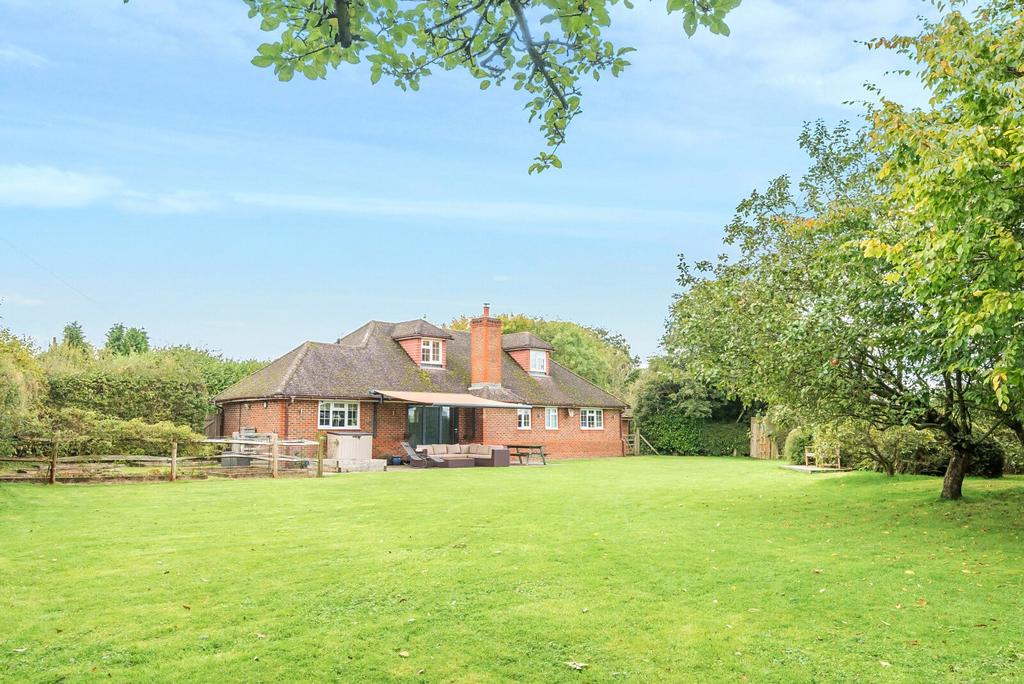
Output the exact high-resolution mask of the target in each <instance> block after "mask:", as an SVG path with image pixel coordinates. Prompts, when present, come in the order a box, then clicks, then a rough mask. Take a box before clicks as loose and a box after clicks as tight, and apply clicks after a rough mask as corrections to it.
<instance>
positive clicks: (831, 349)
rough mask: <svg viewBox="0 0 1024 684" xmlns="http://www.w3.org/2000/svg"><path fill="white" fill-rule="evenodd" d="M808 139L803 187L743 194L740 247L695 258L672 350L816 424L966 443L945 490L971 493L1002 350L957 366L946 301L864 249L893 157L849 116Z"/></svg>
mask: <svg viewBox="0 0 1024 684" xmlns="http://www.w3.org/2000/svg"><path fill="white" fill-rule="evenodd" d="M801 145H802V147H803V148H804V149H805V150H806V151H807V152H808V153H809V154H810V156H811V158H812V165H811V168H810V170H809V171H808V173H807V174H806V175H805V176H804V178H803V179H802V180H801V181H800V183H799V185H798V187H797V188H794V187H793V185H792V183H791V182H790V180H789V179H788V178H787V177H785V176H783V177H779V178H777V179H776V180H775V181H773V182H772V183H771V184H770V185H769V187H768V188H767V189H766V190H765V191H761V192H756V191H755V192H754V193H752V194H751V195H750V197H748V198H747V199H746V200H744V201H743V202H741V203H740V205H739V207H738V209H737V215H736V218H735V219H734V221H733V222H732V223H731V224H730V225H729V226H728V227H727V229H726V235H727V239H726V241H727V242H728V243H730V244H731V245H734V246H735V248H736V250H737V251H738V254H737V255H736V256H735V257H722V258H721V259H720V260H719V261H718V262H717V263H713V264H712V263H699V264H697V265H696V266H695V267H694V266H692V265H690V264H688V263H687V262H685V261H681V263H680V284H681V285H682V286H683V288H684V292H683V294H682V295H681V296H680V297H679V298H678V299H677V301H676V302H675V304H674V305H673V308H672V313H671V316H670V320H669V325H668V329H667V332H666V335H665V340H664V343H665V347H666V350H667V352H668V353H669V355H670V356H672V357H673V358H675V359H677V361H678V363H679V364H680V365H681V366H683V367H686V368H687V369H690V370H692V371H693V372H696V373H698V374H699V377H701V378H702V379H704V380H706V381H708V382H710V383H712V384H714V385H716V386H718V387H720V388H722V389H724V390H726V391H727V392H728V393H729V394H730V395H733V396H738V397H740V398H742V399H744V400H745V401H746V402H747V403H750V402H753V401H763V402H766V403H767V404H768V405H770V406H782V407H786V408H787V409H789V410H790V411H791V412H792V413H793V414H795V415H798V416H800V417H801V418H802V419H804V420H806V421H808V422H810V423H826V422H831V421H837V420H844V419H853V420H857V421H861V422H863V423H866V424H868V425H870V426H873V427H875V428H879V429H885V428H890V427H899V426H909V427H911V428H916V429H919V430H928V431H930V432H931V433H933V434H935V435H936V436H937V437H938V438H940V439H942V440H943V442H944V444H945V445H946V446H947V447H948V449H949V451H950V453H951V454H952V456H951V458H950V460H949V464H948V467H947V471H946V477H945V479H944V481H943V488H942V496H943V497H945V498H950V499H958V498H960V497H961V495H962V483H963V479H964V476H965V475H966V473H967V471H968V466H969V465H970V464H971V462H972V459H974V457H975V455H976V454H977V453H979V452H981V451H984V450H985V448H984V447H985V446H986V445H987V442H986V438H987V437H988V435H987V434H984V433H982V434H978V432H977V431H976V427H977V426H978V424H979V422H980V421H979V419H980V417H981V416H983V415H984V414H985V412H986V411H987V410H989V408H990V407H991V406H992V402H991V392H990V391H989V390H988V389H987V388H986V386H985V384H984V382H983V381H982V378H983V375H984V373H985V372H986V371H987V370H988V369H989V368H991V366H992V365H993V364H994V363H995V359H994V358H993V357H992V356H991V354H989V352H988V350H986V349H985V348H984V347H981V346H974V347H973V353H974V354H975V355H976V367H975V368H974V369H971V370H967V369H960V368H956V367H954V366H953V365H951V362H952V360H953V358H952V357H951V356H950V355H949V354H948V352H947V351H946V348H945V347H944V344H943V342H944V341H943V339H942V334H943V329H942V328H941V327H938V326H936V325H935V319H934V316H933V314H932V312H931V311H929V310H927V309H924V308H922V307H919V306H916V305H915V303H914V302H913V301H912V300H909V299H908V298H907V297H906V296H905V292H904V290H903V288H902V287H901V286H900V285H899V284H897V283H894V282H893V281H892V280H891V279H888V278H886V277H885V276H886V273H887V271H888V268H889V266H888V263H887V262H886V261H884V260H883V259H881V258H879V257H874V256H868V255H865V254H864V252H863V251H862V249H861V244H862V241H863V240H864V238H865V236H867V235H870V234H871V232H872V231H873V230H874V229H875V226H876V224H877V222H878V221H880V220H885V214H884V206H885V197H886V196H887V195H886V192H887V187H886V186H885V185H884V182H882V181H879V180H877V172H878V169H879V168H880V166H879V165H880V164H881V163H884V159H878V158H876V157H873V156H869V155H867V154H865V150H864V148H865V145H864V141H863V137H862V136H861V135H857V134H851V133H850V132H849V131H848V130H847V129H846V128H845V126H841V127H839V129H838V130H835V131H830V130H828V129H827V128H825V127H824V126H822V125H820V124H819V125H818V126H815V127H808V128H807V129H806V130H805V131H804V133H803V135H802V136H801ZM983 442H984V443H985V444H983Z"/></svg>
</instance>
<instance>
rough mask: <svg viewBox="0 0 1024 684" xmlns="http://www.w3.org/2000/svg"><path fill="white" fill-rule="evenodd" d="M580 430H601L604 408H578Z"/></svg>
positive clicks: (602, 427)
mask: <svg viewBox="0 0 1024 684" xmlns="http://www.w3.org/2000/svg"><path fill="white" fill-rule="evenodd" d="M580 429H581V430H603V429H604V409H597V408H584V409H580Z"/></svg>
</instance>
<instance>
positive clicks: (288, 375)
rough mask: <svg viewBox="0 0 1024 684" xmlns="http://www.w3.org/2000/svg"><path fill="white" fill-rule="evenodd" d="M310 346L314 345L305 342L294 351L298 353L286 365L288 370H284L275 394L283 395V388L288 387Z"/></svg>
mask: <svg viewBox="0 0 1024 684" xmlns="http://www.w3.org/2000/svg"><path fill="white" fill-rule="evenodd" d="M311 344H314V343H313V342H310V341H309V340H307V341H305V342H303V343H302V344H300V345H299V346H298V347H296V348H295V349H296V351H298V354H296V355H295V358H294V359H292V362H291V363H289V364H288V369H287V370H285V372H284V375H282V376H281V383H280V384H279V385H278V386H277V394H284V388H285V387H287V386H288V382H289V381H290V380H291V379H292V376H293V375H294V374H295V369H296V368H298V366H299V364H300V363H302V360H303V359H305V358H306V354H307V353H308V352H309V346H310V345H311Z"/></svg>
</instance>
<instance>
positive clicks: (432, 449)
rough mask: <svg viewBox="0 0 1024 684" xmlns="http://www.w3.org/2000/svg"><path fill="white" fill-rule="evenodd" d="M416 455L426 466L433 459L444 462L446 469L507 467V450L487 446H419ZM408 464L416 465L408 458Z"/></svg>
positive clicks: (500, 447) (501, 447)
mask: <svg viewBox="0 0 1024 684" xmlns="http://www.w3.org/2000/svg"><path fill="white" fill-rule="evenodd" d="M415 451H416V452H418V455H419V456H421V457H422V458H424V459H426V460H427V465H428V466H429V465H440V464H436V463H430V461H432V460H435V459H441V460H443V461H444V465H445V466H446V467H448V468H465V467H467V466H471V465H472V466H477V467H487V468H504V467H507V466H508V465H509V455H508V449H507V448H505V447H503V446H494V445H489V444H421V445H420V446H419V447H418V448H417V449H415ZM409 460H410V463H412V464H413V465H417V464H416V463H415V462H414V461H413V460H412V458H411V457H410V459H409Z"/></svg>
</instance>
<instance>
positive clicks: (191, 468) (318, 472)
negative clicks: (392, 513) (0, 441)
mask: <svg viewBox="0 0 1024 684" xmlns="http://www.w3.org/2000/svg"><path fill="white" fill-rule="evenodd" d="M23 441H24V440H23ZM27 441H31V445H30V448H27V449H24V451H27V452H29V454H30V455H27V456H0V465H6V466H7V467H6V468H0V481H5V482H19V481H20V482H46V483H48V484H56V483H57V482H112V481H132V480H138V481H147V480H149V481H153V480H169V481H171V482H173V481H175V480H178V479H190V480H194V479H207V478H210V477H272V478H276V477H280V476H283V475H298V476H305V477H308V476H312V475H315V476H317V477H322V476H323V474H324V441H323V440H320V441H318V442H314V441H310V440H303V439H278V436H277V435H276V434H273V433H271V434H265V435H245V436H242V437H235V438H225V439H208V440H204V441H202V442H200V443H199V444H209V445H211V446H210V447H206V448H205V449H199V450H197V449H196V448H195V446H196V445H195V443H190V444H188V446H189V447H190V451H192V452H193V453H189V454H185V455H181V454H179V442H178V441H177V440H171V441H170V442H169V443H166V442H159V443H156V442H154V443H153V445H152V451H154V452H157V451H167V450H169V455H168V456H153V455H147V454H88V455H69V454H71V453H72V452H74V451H75V446H76V444H77V443H81V442H83V441H84V438H76V437H74V436H70V435H68V436H64V437H51V438H32V439H31V440H27ZM22 446H26V445H25V444H22ZM182 446H184V445H182ZM310 447H316V455H315V456H313V457H310V456H302V455H295V454H296V453H298V452H302V451H308V450H309V448H310ZM11 466H13V468H12V467H11Z"/></svg>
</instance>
